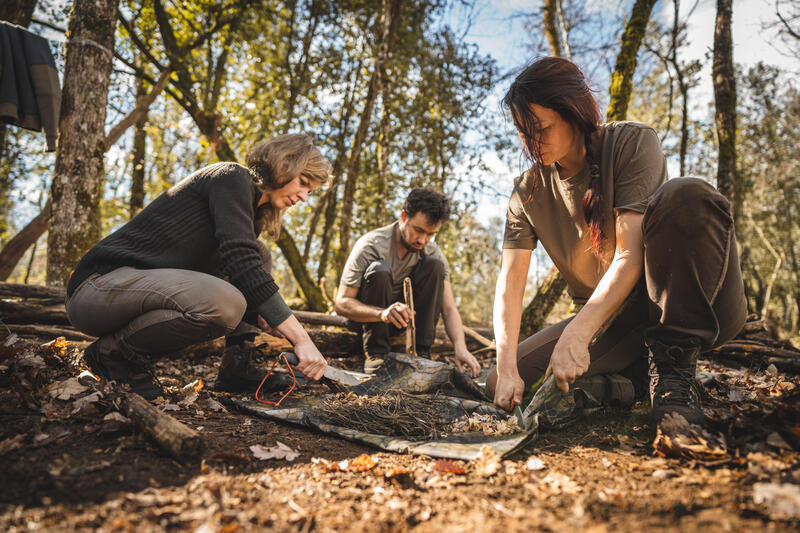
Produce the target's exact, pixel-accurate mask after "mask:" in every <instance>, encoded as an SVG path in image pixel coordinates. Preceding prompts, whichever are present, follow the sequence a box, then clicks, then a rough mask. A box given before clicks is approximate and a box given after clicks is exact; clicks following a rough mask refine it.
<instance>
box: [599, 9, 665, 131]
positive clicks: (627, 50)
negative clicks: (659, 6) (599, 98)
mask: <svg viewBox="0 0 800 533" xmlns="http://www.w3.org/2000/svg"><path fill="white" fill-rule="evenodd" d="M655 3H656V0H636V3H635V4H634V5H633V10H632V11H631V18H630V20H629V21H628V24H627V26H626V27H625V33H624V34H623V35H622V44H621V46H620V50H619V54H618V55H617V62H616V64H615V66H614V74H613V75H612V76H611V88H610V89H609V92H610V95H611V100H610V102H609V104H608V110H607V111H606V119H607V120H608V121H614V120H625V117H626V116H627V114H628V104H629V102H630V99H631V90H632V89H633V73H634V72H635V71H636V63H637V59H636V55H637V54H638V52H639V47H640V46H641V44H642V38H643V37H644V33H645V30H646V29H647V22H648V21H649V20H650V12H651V11H652V10H653V5H654V4H655Z"/></svg>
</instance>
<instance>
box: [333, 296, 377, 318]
mask: <svg viewBox="0 0 800 533" xmlns="http://www.w3.org/2000/svg"><path fill="white" fill-rule="evenodd" d="M334 309H335V310H336V313H337V314H338V315H340V316H343V317H346V318H349V319H350V320H352V321H354V322H381V312H382V311H383V309H381V308H380V307H375V306H373V305H367V304H365V303H363V302H360V301H358V300H357V299H355V298H348V297H341V298H338V299H337V300H336V305H335V306H334Z"/></svg>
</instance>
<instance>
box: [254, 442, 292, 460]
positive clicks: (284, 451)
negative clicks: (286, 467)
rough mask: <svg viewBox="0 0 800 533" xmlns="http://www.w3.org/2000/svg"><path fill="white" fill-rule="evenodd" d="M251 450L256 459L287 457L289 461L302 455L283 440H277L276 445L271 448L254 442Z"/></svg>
mask: <svg viewBox="0 0 800 533" xmlns="http://www.w3.org/2000/svg"><path fill="white" fill-rule="evenodd" d="M250 451H251V452H253V455H254V456H255V457H256V459H261V460H262V461H265V460H267V459H286V460H287V461H294V460H295V459H297V457H298V456H299V455H300V454H299V453H297V452H296V451H294V450H293V449H291V448H289V447H288V446H287V445H285V444H284V443H282V442H281V441H275V446H272V447H270V448H267V447H266V446H261V445H260V444H254V445H252V446H250Z"/></svg>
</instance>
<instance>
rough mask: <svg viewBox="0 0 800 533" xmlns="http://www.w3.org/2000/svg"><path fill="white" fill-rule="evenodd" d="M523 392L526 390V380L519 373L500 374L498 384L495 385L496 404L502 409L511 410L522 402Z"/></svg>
mask: <svg viewBox="0 0 800 533" xmlns="http://www.w3.org/2000/svg"><path fill="white" fill-rule="evenodd" d="M523 392H525V382H524V381H522V378H521V377H519V374H515V375H513V376H503V375H500V374H498V375H497V384H496V385H495V387H494V404H495V405H496V406H497V407H499V408H500V409H505V410H506V411H511V409H513V405H521V404H522V393H523ZM512 402H513V404H512Z"/></svg>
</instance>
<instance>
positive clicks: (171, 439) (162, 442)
mask: <svg viewBox="0 0 800 533" xmlns="http://www.w3.org/2000/svg"><path fill="white" fill-rule="evenodd" d="M118 403H119V409H120V411H121V412H122V414H124V415H125V416H127V417H128V418H130V419H131V420H133V422H134V424H135V425H136V427H137V428H139V430H140V431H142V432H143V433H146V434H147V435H148V436H149V437H150V438H151V439H153V441H155V442H156V444H158V445H159V446H160V447H162V448H163V449H164V450H166V451H167V452H169V453H170V455H172V456H173V457H175V458H176V459H178V460H179V461H181V462H189V461H191V460H193V459H197V458H199V457H200V455H201V454H202V453H203V448H204V443H203V439H202V438H201V437H200V434H199V433H197V432H196V431H195V430H193V429H191V428H189V427H187V426H186V425H184V424H182V423H181V422H179V421H178V420H176V419H175V418H173V417H171V416H170V415H168V414H167V413H164V412H162V411H160V410H158V409H157V408H155V407H153V406H152V405H151V404H150V403H149V402H148V401H147V400H145V399H144V398H142V397H141V396H139V395H138V394H136V393H127V394H122V395H121V396H120V397H119V400H118Z"/></svg>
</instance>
